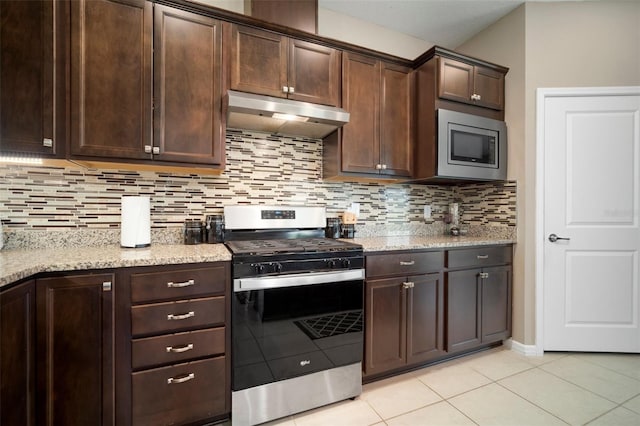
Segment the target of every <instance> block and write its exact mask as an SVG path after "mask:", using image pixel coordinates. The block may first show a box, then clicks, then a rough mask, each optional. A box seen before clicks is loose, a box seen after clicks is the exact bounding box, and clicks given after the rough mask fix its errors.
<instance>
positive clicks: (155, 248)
mask: <svg viewBox="0 0 640 426" xmlns="http://www.w3.org/2000/svg"><path fill="white" fill-rule="evenodd" d="M346 241H350V242H353V243H357V244H361V245H362V247H363V250H364V252H365V253H367V252H378V251H392V250H419V249H442V248H453V247H474V246H487V245H498V244H513V243H515V242H516V241H515V239H511V238H508V237H505V236H504V235H497V236H495V237H491V236H486V235H485V236H481V237H478V236H464V237H450V236H416V235H407V236H390V237H363V238H354V239H349V240H346ZM230 260H231V253H229V251H228V250H227V249H226V248H225V246H224V245H223V244H198V245H183V244H152V245H151V247H148V248H139V249H133V248H121V247H120V246H117V245H107V246H100V247H74V248H48V249H13V250H2V251H0V288H1V287H3V286H5V285H7V284H11V283H13V282H16V281H19V280H21V279H23V278H27V277H30V276H32V275H35V274H39V273H42V272H62V271H80V270H89V269H110V268H125V267H133V266H153V265H177V264H185V263H203V262H217V261H230Z"/></svg>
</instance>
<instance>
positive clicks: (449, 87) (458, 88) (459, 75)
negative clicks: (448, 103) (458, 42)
mask: <svg viewBox="0 0 640 426" xmlns="http://www.w3.org/2000/svg"><path fill="white" fill-rule="evenodd" d="M438 61H439V62H440V67H439V76H438V96H439V97H440V98H443V99H450V100H452V101H458V102H464V103H472V101H471V95H472V94H473V65H469V64H465V63H464V62H460V61H455V60H453V59H448V58H438Z"/></svg>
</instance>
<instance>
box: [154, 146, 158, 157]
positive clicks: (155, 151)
mask: <svg viewBox="0 0 640 426" xmlns="http://www.w3.org/2000/svg"><path fill="white" fill-rule="evenodd" d="M153 153H154V154H156V155H158V154H160V147H158V146H154V147H153Z"/></svg>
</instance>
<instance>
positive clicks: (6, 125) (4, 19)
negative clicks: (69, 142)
mask: <svg viewBox="0 0 640 426" xmlns="http://www.w3.org/2000/svg"><path fill="white" fill-rule="evenodd" d="M65 10H66V5H64V4H63V3H62V2H53V1H38V2H36V1H23V0H18V1H2V2H0V22H1V23H2V24H1V25H0V52H2V53H1V54H0V151H1V152H3V153H13V154H25V153H26V154H45V155H54V154H60V153H61V148H62V147H64V143H65V141H64V136H65V135H64V121H65V120H64V117H65V114H64V96H65V91H66V88H65V86H64V52H63V50H62V46H64V43H63V42H62V40H63V39H64V38H63V37H62V34H61V30H62V26H63V21H62V20H61V19H63V18H64V13H65ZM54 57H57V58H59V59H58V61H54ZM54 88H55V90H54Z"/></svg>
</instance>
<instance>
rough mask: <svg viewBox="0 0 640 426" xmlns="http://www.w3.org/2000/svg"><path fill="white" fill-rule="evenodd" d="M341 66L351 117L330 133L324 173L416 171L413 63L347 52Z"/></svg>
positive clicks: (390, 174) (400, 174)
mask: <svg viewBox="0 0 640 426" xmlns="http://www.w3.org/2000/svg"><path fill="white" fill-rule="evenodd" d="M342 67H343V73H342V105H343V108H344V109H345V110H346V111H347V112H349V114H350V118H349V123H348V124H346V125H345V126H344V127H343V128H342V129H341V130H340V131H338V132H336V133H333V134H332V135H330V136H328V137H327V138H326V139H325V152H324V161H325V163H324V166H325V167H324V178H325V179H331V178H345V177H349V176H351V177H369V178H371V177H374V178H393V177H408V176H411V173H412V141H413V129H412V125H411V122H412V121H411V120H412V118H411V112H412V103H413V78H412V74H411V69H410V68H407V67H403V66H399V65H396V64H391V63H388V62H384V61H380V60H378V59H375V58H372V57H368V56H363V55H359V54H355V53H346V52H345V53H344V54H343V65H342Z"/></svg>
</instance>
